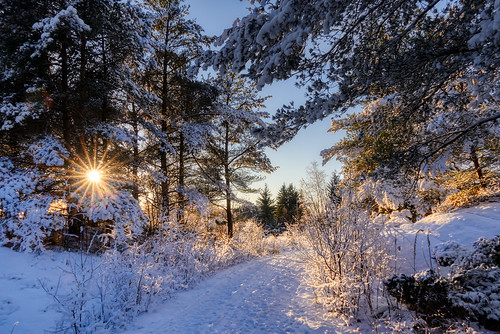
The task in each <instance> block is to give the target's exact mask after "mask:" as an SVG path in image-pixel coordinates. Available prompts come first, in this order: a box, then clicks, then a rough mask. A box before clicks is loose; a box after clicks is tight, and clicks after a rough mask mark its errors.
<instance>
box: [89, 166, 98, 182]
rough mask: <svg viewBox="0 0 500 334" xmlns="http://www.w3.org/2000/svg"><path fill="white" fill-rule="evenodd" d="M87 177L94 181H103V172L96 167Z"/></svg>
mask: <svg viewBox="0 0 500 334" xmlns="http://www.w3.org/2000/svg"><path fill="white" fill-rule="evenodd" d="M87 179H88V180H89V181H90V182H92V183H99V182H101V172H100V171H98V170H96V169H92V170H90V171H88V172H87Z"/></svg>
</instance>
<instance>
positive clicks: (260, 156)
mask: <svg viewBox="0 0 500 334" xmlns="http://www.w3.org/2000/svg"><path fill="white" fill-rule="evenodd" d="M214 85H215V86H216V87H217V88H218V90H219V96H218V99H217V103H216V104H215V106H214V107H215V109H214V112H213V113H214V115H215V117H214V118H213V119H212V120H211V130H210V134H209V136H208V137H207V139H206V149H205V154H204V155H201V156H200V157H197V158H196V159H197V161H198V166H199V167H200V172H201V173H202V175H203V177H204V178H205V180H206V182H207V187H206V188H207V190H208V191H209V192H210V194H211V196H210V197H212V202H213V203H218V202H220V201H223V202H224V203H225V204H224V205H223V207H224V210H225V212H226V219H227V226H228V235H229V236H230V237H232V235H233V225H234V220H233V214H232V206H233V202H234V201H237V200H238V198H237V192H254V190H253V189H251V188H250V185H251V184H252V183H253V182H255V181H258V180H260V179H261V178H260V176H258V175H257V174H256V173H259V172H267V173H270V172H272V171H273V170H274V168H273V167H272V165H271V162H270V161H269V159H268V158H267V156H266V154H265V152H264V147H263V145H262V143H261V140H260V139H259V138H257V137H256V135H255V131H256V130H261V129H263V128H265V126H266V124H265V123H264V121H263V118H265V117H267V116H268V115H267V113H265V112H262V111H260V110H259V109H261V108H263V102H264V100H265V99H264V98H261V97H259V96H258V94H257V90H256V89H255V86H254V85H251V84H249V83H248V82H247V81H246V80H244V79H243V78H241V77H239V76H237V75H236V74H234V73H228V74H227V75H226V76H219V77H218V78H217V79H216V80H215V82H214Z"/></svg>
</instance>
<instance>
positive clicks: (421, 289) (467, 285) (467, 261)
mask: <svg viewBox="0 0 500 334" xmlns="http://www.w3.org/2000/svg"><path fill="white" fill-rule="evenodd" d="M473 247H474V249H473V250H470V251H466V250H465V248H464V247H463V246H460V245H458V244H456V243H446V244H444V245H438V246H437V247H436V251H435V256H436V259H437V261H438V263H439V264H440V265H442V266H448V265H449V266H450V273H449V275H448V276H447V277H443V276H441V275H439V274H437V273H435V272H433V271H426V272H424V273H419V274H416V275H414V276H406V275H400V276H394V277H392V278H390V279H388V280H386V281H385V285H386V287H387V291H388V292H389V294H390V295H391V296H393V297H394V298H396V300H398V301H399V302H402V303H404V304H406V305H407V306H408V308H409V309H410V310H414V311H416V312H418V313H420V314H421V315H422V317H423V318H424V320H425V321H426V322H427V323H428V324H431V325H436V323H437V322H441V323H442V326H444V323H446V320H447V319H446V318H458V319H465V320H468V321H474V322H478V323H479V324H480V325H482V326H485V327H486V328H488V329H491V330H500V268H499V253H500V237H499V236H497V237H495V238H493V239H490V240H488V239H483V238H481V239H479V240H478V241H476V242H475V243H474V245H473Z"/></svg>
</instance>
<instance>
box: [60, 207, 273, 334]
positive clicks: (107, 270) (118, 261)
mask: <svg viewBox="0 0 500 334" xmlns="http://www.w3.org/2000/svg"><path fill="white" fill-rule="evenodd" d="M193 217H194V216H193ZM193 217H191V218H193ZM191 223H192V222H191ZM199 227H200V230H201V231H196V230H194V229H192V228H189V227H188V226H187V225H185V224H182V223H178V222H174V221H168V222H165V223H164V224H163V225H162V226H161V228H160V229H159V231H158V232H157V233H156V234H155V235H153V236H150V237H148V238H147V239H145V240H143V241H142V242H140V243H139V242H136V243H134V244H123V243H122V244H119V245H118V244H116V246H117V247H115V248H113V249H109V250H107V251H106V252H105V253H104V254H102V255H99V256H97V255H94V254H89V253H88V252H87V253H83V252H80V253H74V256H71V259H70V263H71V273H72V276H73V281H74V284H73V285H72V291H71V293H70V294H67V295H63V296H59V295H57V294H54V293H52V295H53V296H54V297H55V298H56V300H57V302H58V303H59V305H60V308H61V311H62V313H63V315H64V318H63V319H62V321H61V323H60V325H59V327H58V328H59V329H61V330H63V331H64V330H66V331H68V332H74V333H95V332H99V333H105V332H112V331H113V330H115V329H116V328H120V327H123V326H125V324H126V323H127V322H130V320H131V319H133V318H134V317H135V316H136V315H138V314H140V313H142V312H147V311H148V310H149V309H150V307H151V306H152V305H154V304H155V303H158V302H160V301H162V300H164V299H168V298H171V297H172V295H173V294H174V293H175V292H176V291H179V290H185V289H188V288H190V287H192V286H193V285H194V284H196V283H198V282H199V281H200V280H201V279H203V277H205V276H207V275H209V274H210V273H213V272H215V271H217V270H220V269H222V268H226V267H228V266H231V265H234V264H236V263H238V262H241V261H243V260H245V259H247V258H248V257H250V256H256V255H261V254H266V253H268V252H273V251H276V249H279V246H277V245H276V244H273V242H272V241H269V240H268V238H266V239H265V236H264V233H263V230H262V228H261V227H259V226H258V225H257V224H255V223H254V222H247V223H242V224H240V225H239V228H238V229H237V231H236V234H235V237H234V238H233V239H229V238H227V237H226V238H216V237H215V236H214V234H210V233H207V231H206V226H204V225H203V224H199ZM273 238H274V237H273ZM274 241H275V242H277V241H276V240H274ZM277 243H278V245H279V242H277Z"/></svg>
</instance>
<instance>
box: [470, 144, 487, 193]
mask: <svg viewBox="0 0 500 334" xmlns="http://www.w3.org/2000/svg"><path fill="white" fill-rule="evenodd" d="M470 157H471V159H472V163H473V164H474V170H475V171H476V175H477V179H478V181H479V185H480V186H481V188H483V189H485V188H486V182H485V180H484V176H483V170H482V168H481V165H480V164H479V158H478V157H477V153H476V149H475V148H474V147H473V148H472V149H471V152H470Z"/></svg>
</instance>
